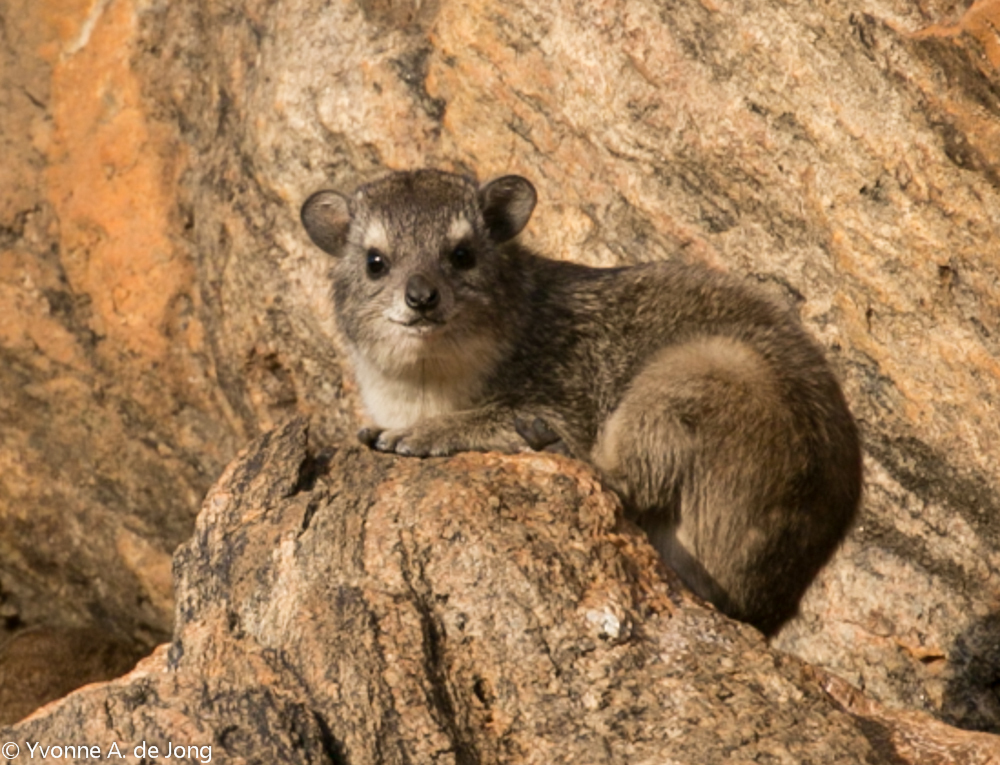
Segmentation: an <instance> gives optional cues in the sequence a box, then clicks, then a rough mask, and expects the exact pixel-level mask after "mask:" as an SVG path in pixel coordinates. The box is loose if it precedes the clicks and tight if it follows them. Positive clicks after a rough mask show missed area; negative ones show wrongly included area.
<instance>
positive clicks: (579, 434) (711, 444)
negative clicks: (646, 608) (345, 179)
mask: <svg viewBox="0 0 1000 765" xmlns="http://www.w3.org/2000/svg"><path fill="white" fill-rule="evenodd" d="M535 199H536V195H535V190H534V188H533V187H532V185H531V184H530V183H529V182H528V181H527V180H525V179H524V178H521V177H518V176H505V177H503V178H499V179H497V180H494V181H492V182H490V183H487V184H486V185H485V186H482V187H480V188H477V186H476V185H475V184H474V183H473V182H472V181H470V180H468V179H466V178H463V177H460V176H456V175H452V174H449V173H444V172H439V171H434V170H419V171H416V172H402V173H396V174H393V175H390V176H388V177H386V178H383V179H381V180H378V181H375V182H374V183H370V184H368V185H365V186H362V187H361V188H359V189H358V190H357V191H356V192H355V193H354V194H353V195H352V196H350V197H344V196H341V195H340V194H337V193H336V192H333V191H321V192H318V193H316V194H314V195H313V196H311V197H310V198H309V199H308V200H307V201H306V203H305V204H304V205H303V207H302V222H303V224H304V226H305V228H306V231H308V233H309V236H310V237H311V238H312V240H313V242H315V243H316V244H317V245H318V246H319V247H321V248H322V249H323V250H325V251H326V252H328V253H330V254H331V255H334V256H335V261H334V266H333V271H332V277H333V284H334V300H335V310H336V316H337V320H338V323H339V326H340V329H341V330H342V332H343V334H344V335H345V337H346V340H347V343H348V347H349V350H350V354H351V357H352V362H353V366H354V371H355V374H356V377H357V380H358V384H359V386H360V390H361V396H362V398H363V400H364V404H365V406H366V408H367V410H368V413H369V415H370V416H371V419H372V422H373V423H374V425H373V427H368V428H365V429H363V430H362V431H361V432H360V433H359V437H360V438H361V439H362V441H363V442H365V443H367V444H368V445H370V446H371V447H373V448H375V449H378V450H380V451H386V452H396V453H398V454H405V455H414V456H421V457H423V456H430V455H446V454H452V453H454V452H458V451H464V450H480V451H486V450H501V451H517V450H520V449H523V448H525V445H526V444H527V445H530V446H531V447H533V448H544V447H546V446H548V445H551V444H553V443H555V442H557V441H558V442H561V444H559V445H560V446H561V447H562V448H564V449H565V450H567V451H568V452H569V453H570V454H572V455H574V456H576V457H579V458H581V459H585V460H588V461H589V462H591V463H592V464H593V465H594V466H595V467H596V468H597V469H598V470H599V471H600V472H601V474H602V475H603V477H604V479H605V480H606V481H607V482H608V484H609V485H611V486H612V487H613V488H614V489H615V490H616V491H617V492H618V493H619V495H620V496H621V497H622V499H623V501H624V503H625V505H626V508H627V509H628V511H629V512H630V513H631V514H632V516H633V517H634V518H635V519H636V520H637V522H638V523H639V525H640V526H642V527H643V528H644V529H645V530H646V532H647V533H648V535H649V537H650V539H651V541H652V542H653V544H654V546H655V547H656V548H657V549H658V550H659V552H660V554H661V555H662V556H663V558H664V560H665V561H666V562H667V563H668V564H669V565H670V566H672V567H673V568H674V569H675V570H676V571H677V573H678V574H679V575H680V576H681V578H682V579H683V580H684V581H685V583H686V584H688V586H690V587H691V589H693V590H694V591H695V592H696V593H698V594H699V595H701V596H702V597H704V598H706V599H707V600H710V601H712V602H713V603H715V604H716V605H717V606H718V607H719V608H720V609H721V610H722V611H724V612H725V613H727V614H729V615H731V616H733V617H736V618H738V619H742V620H745V621H748V622H750V623H752V624H754V625H756V626H757V627H758V628H760V629H761V630H763V631H764V632H766V633H773V632H774V631H775V630H776V629H777V628H778V627H779V626H780V625H781V624H782V623H783V622H785V621H786V620H787V619H788V618H790V617H791V616H793V615H794V614H795V612H796V610H797V607H798V602H799V599H800V598H801V596H802V594H803V592H804V591H805V589H806V587H807V586H808V584H809V583H810V582H811V581H812V579H813V577H814V576H815V575H816V573H817V572H818V571H819V569H820V567H821V566H822V565H823V564H824V563H825V562H826V561H827V560H828V559H829V557H830V555H831V554H832V553H833V551H834V549H835V548H836V547H837V545H838V544H839V542H840V540H841V539H842V537H843V536H844V534H845V533H846V530H847V528H848V526H849V525H850V523H851V520H852V519H853V517H854V515H855V512H856V511H857V507H858V503H859V500H860V496H861V454H860V449H859V444H858V434H857V430H856V428H855V424H854V421H853V419H852V417H851V414H850V412H849V411H848V408H847V404H846V402H845V401H844V396H843V394H842V393H841V391H840V387H839V386H838V384H837V381H836V379H835V378H834V376H833V374H832V372H831V370H830V368H829V367H828V365H827V363H826V361H825V360H824V358H823V354H822V352H821V351H820V349H819V347H818V346H817V345H816V343H814V342H813V341H812V340H811V339H810V338H809V336H808V335H807V334H806V333H805V332H804V331H803V329H802V328H801V327H800V326H799V323H798V322H797V320H796V319H795V318H793V317H792V316H791V315H790V314H789V313H788V311H787V310H785V309H783V308H780V307H778V306H777V305H775V304H773V303H772V302H770V301H769V300H768V299H766V298H764V297H763V296H761V295H759V294H757V292H755V291H754V290H752V289H750V288H748V287H747V286H746V285H745V284H744V283H743V282H741V281H739V280H737V279H735V278H733V277H731V276H727V275H725V274H721V273H716V272H714V271H710V270H708V269H706V268H704V267H697V266H692V265H685V264H682V263H676V262H661V263H650V264H646V265H640V266H635V267H631V268H607V269H597V268H588V267H584V266H581V265H575V264H573V263H565V262H560V261H555V260H549V259H546V258H543V257H539V256H538V255H535V254H534V253H532V252H530V251H528V250H527V249H525V248H524V247H521V246H519V245H517V244H514V243H512V241H511V240H512V239H513V238H514V237H515V236H516V235H517V234H518V233H519V232H520V231H521V229H522V228H524V226H525V224H526V223H527V222H528V218H529V217H530V216H531V213H532V210H533V209H534V206H535Z"/></svg>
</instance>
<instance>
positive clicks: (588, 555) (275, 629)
mask: <svg viewBox="0 0 1000 765" xmlns="http://www.w3.org/2000/svg"><path fill="white" fill-rule="evenodd" d="M618 510H619V505H618V502H617V500H616V499H615V497H614V496H613V495H611V494H610V493H607V492H604V491H602V490H601V487H600V484H599V483H598V481H597V479H596V477H595V476H594V475H593V474H592V473H591V472H590V471H589V470H586V469H584V468H583V467H582V466H581V465H580V464H579V463H573V462H570V461H569V460H566V459H563V458H561V457H555V456H551V455H544V456H543V455H539V456H530V457H522V456H513V457H512V456H499V455H479V454H470V455H461V456H459V457H456V458H452V459H447V460H445V459H433V460H426V461H418V460H406V459H400V458H396V457H388V456H385V455H378V454H375V453H372V452H369V451H367V450H364V449H361V448H360V447H349V448H340V449H337V450H333V451H330V452H327V453H325V454H320V455H318V456H317V455H311V454H310V453H309V452H308V451H307V435H306V431H305V428H304V426H303V424H302V422H301V421H298V422H295V421H293V422H291V423H289V424H288V425H287V426H285V427H284V428H282V429H280V430H278V431H275V432H273V433H271V434H268V435H267V436H265V437H263V438H262V439H260V441H259V442H257V443H255V444H254V446H253V447H251V448H250V449H249V450H248V451H247V452H246V453H245V454H244V455H243V456H242V457H241V458H240V459H238V460H237V461H236V462H234V463H233V465H231V466H230V468H229V469H228V470H227V471H226V473H225V474H224V475H223V477H222V479H221V480H220V482H219V484H218V485H216V487H215V488H214V489H213V490H212V491H211V492H210V493H209V495H208V498H207V499H206V501H205V506H204V510H203V511H202V513H201V515H200V516H199V518H198V523H197V528H196V531H195V535H194V538H193V539H192V540H191V541H190V542H189V543H187V544H186V545H184V546H182V547H181V548H180V550H179V552H178V554H177V556H176V557H175V572H176V580H177V592H176V595H177V625H176V635H175V638H174V641H173V642H172V644H171V645H170V646H169V648H168V647H167V646H164V647H163V648H161V649H159V650H158V651H157V652H156V653H155V654H154V656H153V657H152V658H150V659H148V660H146V661H145V662H144V663H142V664H141V665H140V667H139V668H138V669H137V670H136V671H135V672H134V673H132V674H131V675H129V676H126V677H125V678H122V679H121V680H118V681H113V682H111V683H107V684H103V685H98V686H91V687H90V688H88V689H84V690H81V691H79V692H77V693H75V694H72V695H71V696H69V697H68V698H66V699H65V700H63V701H61V702H57V703H56V704H54V705H52V706H49V707H47V708H46V709H44V710H42V711H41V712H39V713H38V714H36V715H35V716H33V717H32V718H30V719H29V720H27V721H25V722H24V723H22V724H20V725H18V726H16V727H14V728H10V729H3V730H0V740H4V741H8V740H10V741H15V742H18V744H19V745H20V746H22V747H23V748H24V749H25V750H28V747H29V745H31V744H34V743H35V742H39V743H40V744H41V745H43V746H51V745H54V744H59V743H68V742H72V743H74V744H79V743H86V744H89V745H91V746H93V745H97V746H98V747H99V749H100V751H101V752H102V753H106V752H108V751H109V750H110V747H111V746H112V744H117V745H118V747H119V749H120V751H122V752H123V753H126V754H128V755H131V754H132V753H133V752H134V751H135V747H136V746H139V745H142V744H143V743H145V745H146V747H147V748H148V747H151V746H156V747H157V749H158V752H159V756H163V754H165V753H166V752H167V751H168V746H169V747H170V748H171V749H176V748H177V747H178V746H181V747H183V748H184V751H185V754H187V755H189V756H187V757H184V758H180V761H182V762H195V761H202V762H204V761H206V757H205V755H206V754H207V753H208V752H206V750H205V747H211V752H210V755H211V759H212V761H216V762H226V763H273V762H283V763H352V764H353V765H362V764H363V763H379V764H380V765H391V764H392V763H408V762H413V763H416V762H419V763H427V762H438V763H501V762H503V763H521V762H524V763H551V762H565V763H579V762H587V763H630V764H631V763H665V762H698V763H722V762H725V763H732V762H780V763H802V762H812V763H845V764H846V763H851V765H854V764H855V763H859V762H867V763H872V764H875V763H894V764H896V765H899V764H900V763H940V762H945V761H947V762H949V763H969V764H970V765H971V764H972V763H982V764H984V765H985V763H989V762H996V761H997V759H996V755H997V753H998V752H1000V749H998V747H1000V737H997V736H992V735H989V734H983V733H968V732H962V731H958V730H956V729H953V728H948V726H945V725H943V724H941V723H934V724H931V725H928V724H927V723H928V721H927V720H926V716H925V715H919V714H915V713H909V715H910V717H903V716H899V717H897V718H893V717H892V716H891V715H885V714H883V713H882V712H881V711H880V710H879V709H878V707H877V705H875V704H872V703H871V702H870V701H869V700H866V699H864V698H862V697H859V696H858V694H856V693H855V694H854V696H852V695H851V689H850V688H849V687H847V686H846V684H844V683H843V681H838V680H836V679H835V678H826V677H823V676H822V675H817V674H816V673H815V672H814V671H813V670H811V668H810V667H808V666H807V665H805V664H804V663H802V662H801V661H799V660H797V659H794V658H792V657H789V656H787V655H785V654H782V653H780V652H777V651H774V650H773V649H769V648H768V647H767V646H766V644H765V643H764V641H763V640H762V638H761V637H760V635H759V633H757V632H756V631H755V630H753V629H751V628H749V627H746V626H744V625H740V624H738V623H736V622H732V621H729V620H728V619H725V618H724V617H722V616H720V615H719V614H717V613H715V612H713V611H711V610H708V609H706V608H704V607H702V606H700V605H699V604H697V603H695V602H694V600H693V597H692V596H689V595H687V594H686V593H684V592H681V591H680V590H679V588H678V587H677V585H676V580H675V579H673V577H672V576H671V575H669V573H668V572H667V571H666V569H664V568H663V567H662V566H658V565H657V561H656V557H655V556H656V554H655V552H654V551H653V550H652V548H650V547H649V546H648V544H646V543H645V541H644V540H643V539H642V537H641V536H640V535H637V534H635V533H634V532H633V531H632V530H631V529H630V528H626V527H623V526H622V524H621V523H620V522H619V521H618V518H619V516H620V513H619V512H618ZM838 683H839V686H838ZM824 686H826V688H828V689H830V690H825V688H824ZM838 694H840V695H841V696H843V698H844V700H843V701H838V700H837V698H836V697H837V695H838ZM935 725H936V726H937V727H934V726H935ZM191 746H196V747H198V749H197V751H196V752H195V753H192V750H190V749H188V747H191ZM73 754H77V752H74V753H73ZM194 754H196V755H197V756H194ZM942 758H947V760H945V759H942ZM63 759H70V760H71V761H75V762H87V761H89V759H88V757H82V756H76V757H69V758H66V757H63ZM139 759H140V758H139V757H127V758H126V761H129V762H137V761H139ZM152 759H153V758H152V757H151V758H150V759H147V760H143V761H145V762H149V761H152ZM172 759H177V758H172ZM10 762H13V760H10Z"/></svg>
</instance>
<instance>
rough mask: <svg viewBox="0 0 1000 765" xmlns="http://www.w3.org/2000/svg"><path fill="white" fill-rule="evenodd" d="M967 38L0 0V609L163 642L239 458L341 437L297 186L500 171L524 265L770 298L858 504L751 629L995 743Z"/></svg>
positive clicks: (457, 12)
mask: <svg viewBox="0 0 1000 765" xmlns="http://www.w3.org/2000/svg"><path fill="white" fill-rule="evenodd" d="M998 28H1000V2H998V0H977V2H975V3H971V4H970V3H967V2H952V1H951V0H922V1H921V2H918V3H913V2H909V0H896V1H893V0H829V2H824V3H819V4H818V3H796V2H786V1H785V0H742V1H741V0H702V1H701V2H699V1H698V0H677V1H676V2H662V1H661V0H606V1H604V2H581V0H555V1H554V2H545V3H542V2H537V0H504V2H499V0H476V2H471V3H469V2H461V3H459V2H457V1H456V0H432V1H431V2H426V1H425V2H422V3H419V4H417V3H403V2H388V0H356V1H352V2H349V1H347V0H345V1H344V2H336V3H326V2H320V0H267V2H265V1H264V0H243V1H242V2H236V3H228V4H213V3H199V2H194V0H182V1H181V2H169V3H167V2H144V1H143V0H111V1H105V0H93V1H92V2H88V1H87V0H61V1H60V2H59V3H55V2H53V1H52V0H41V1H40V2H27V0H0V35H2V41H3V44H2V45H0V140H2V145H3V154H4V161H3V162H0V174H2V177H0V181H2V182H0V305H2V306H3V310H2V311H0V466H2V469H0V617H2V618H3V619H4V620H5V623H6V624H7V626H8V627H10V628H18V627H20V626H21V625H32V624H37V623H58V624H66V625H70V626H73V625H76V626H85V625H97V626H98V627H99V628H101V629H104V630H107V631H109V632H110V633H113V634H114V635H115V636H116V637H117V639H119V640H121V641H123V643H125V644H127V645H130V646H135V647H140V648H143V647H144V648H146V649H148V648H149V647H150V646H152V645H153V644H154V643H156V642H157V641H158V640H161V639H163V638H164V637H165V636H166V635H167V634H168V633H169V629H170V611H171V593H170V587H169V577H168V576H167V573H168V556H169V554H170V552H171V551H172V550H173V549H174V547H175V546H176V545H177V544H178V543H179V542H181V541H182V540H183V539H184V538H185V537H186V535H187V534H188V533H189V532H190V529H191V528H192V524H193V518H194V514H195V511H196V508H197V505H198V501H199V499H200V497H201V495H202V494H203V492H204V491H205V490H206V489H207V487H208V486H209V483H210V481H211V480H212V478H213V477H214V476H215V475H216V474H217V473H218V471H219V470H220V469H221V466H222V465H223V464H225V462H226V461H227V460H228V459H229V458H230V457H231V456H232V455H233V454H234V453H235V449H236V448H237V446H238V445H239V444H241V443H243V442H244V441H245V439H246V438H248V437H249V436H251V435H254V434H256V433H259V432H261V431H262V430H266V429H267V428H269V427H271V426H272V425H273V424H274V423H277V422H280V421H281V420H282V418H283V417H284V416H285V415H286V414H288V413H290V412H292V411H298V412H302V413H305V414H308V415H310V416H311V417H312V418H313V422H314V431H313V432H314V436H315V438H316V440H317V441H319V442H325V443H339V442H340V440H341V439H342V438H343V437H344V436H345V435H346V434H349V433H350V432H351V431H352V430H353V428H354V421H353V419H352V415H353V407H354V406H355V404H356V398H355V396H354V392H353V389H352V387H351V383H350V380H349V377H343V376H342V375H343V373H344V370H343V369H342V367H341V365H340V361H339V355H338V352H337V350H336V346H335V345H334V344H331V342H330V339H329V337H330V333H331V329H332V328H331V316H332V314H331V310H330V305H329V302H328V293H327V282H326V277H325V270H326V261H325V256H324V255H323V254H322V253H320V252H319V251H318V250H316V249H315V248H313V247H311V246H310V245H309V244H308V242H307V240H306V238H305V236H304V235H303V233H302V231H301V230H300V228H299V225H298V222H297V211H298V207H299V205H300V204H301V202H302V200H303V199H304V198H305V197H306V196H307V195H308V194H309V193H310V192H311V191H314V190H315V189H317V188H320V187H323V186H330V185H332V186H336V187H341V188H347V187H351V186H353V185H354V184H355V183H356V182H358V181H360V180H366V179H369V178H371V177H373V176H375V175H377V174H379V173H381V172H383V171H384V170H385V169H386V168H402V167H412V166H417V165H424V164H434V165H439V166H443V167H445V168H448V169H458V170H461V169H468V170H470V171H476V172H478V173H479V175H480V176H481V177H483V178H485V177H488V176H491V175H494V174H498V173H501V172H508V171H512V172H520V173H523V174H525V175H527V176H528V177H530V178H531V180H532V181H533V182H534V183H535V184H536V186H537V187H538V189H539V192H540V198H541V204H540V206H539V209H538V211H537V213H536V218H535V220H534V221H533V223H532V224H531V225H530V226H529V230H528V232H527V238H528V240H529V241H530V242H532V243H534V244H536V245H537V246H538V247H539V248H540V249H542V250H543V251H545V252H547V253H548V254H550V255H553V256H557V257H565V258H571V259H576V260H580V261H583V262H588V263H594V264H612V263H619V262H633V261H639V260H647V259H653V258H664V257H682V258H686V259H691V260H700V261H705V262H708V263H710V264H712V265H714V266H717V267H720V268H727V269H734V270H738V271H740V272H745V273H748V274H749V275H750V278H753V279H755V280H758V281H760V282H762V283H764V284H765V285H769V286H770V287H771V288H773V289H774V291H775V292H776V293H777V294H779V295H782V296H784V297H785V298H787V299H788V300H789V301H791V302H792V303H793V304H794V305H796V306H797V307H798V309H799V311H800V313H801V315H802V318H803V321H804V322H805V323H806V325H807V326H808V327H809V328H810V329H811V330H812V331H814V332H815V333H816V335H817V336H818V337H819V338H820V339H821V341H822V342H823V343H824V344H825V345H826V347H827V348H828V350H829V354H830V358H831V359H832V361H833V363H834V364H835V365H836V367H837V369H838V371H839V372H840V374H841V376H842V378H843V380H844V384H845V388H846V391H847V394H848V397H849V400H850V402H851V404H852V406H853V408H854V410H855V412H856V413H857V415H858V418H859V420H860V421H861V424H862V427H863V431H864V437H865V446H866V452H867V462H866V464H867V470H868V491H867V498H866V504H865V509H864V513H863V517H862V519H861V521H860V523H859V525H858V528H857V529H856V531H855V533H853V534H852V536H851V538H850V539H849V540H848V542H847V543H846V544H845V546H844V548H843V550H842V552H841V553H840V555H839V556H838V557H837V558H836V559H835V561H834V562H833V564H832V565H831V566H830V567H829V568H828V569H827V571H826V572H825V573H824V575H823V576H822V577H821V579H820V581H818V582H817V584H816V586H815V587H814V588H813V590H812V591H811V593H810V595H809V596H808V598H807V600H806V603H805V606H804V613H803V617H802V618H801V619H800V620H798V621H796V622H794V623H792V624H791V625H789V627H788V628H787V629H786V630H785V631H784V633H783V634H782V635H780V636H779V637H778V639H777V640H776V645H777V646H778V647H780V648H782V649H785V650H788V651H791V652H793V653H795V654H798V655H799V656H801V657H804V658H805V659H807V660H809V661H811V662H814V663H816V664H818V665H821V666H823V667H826V668H828V669H830V670H832V671H834V672H835V673H837V674H839V675H841V676H842V677H844V678H846V679H847V680H849V681H850V682H852V683H854V684H855V685H857V686H858V687H862V688H864V690H865V692H866V693H867V694H869V695H870V696H871V697H872V698H874V699H876V700H878V701H880V702H882V703H884V704H885V705H886V706H887V707H889V708H895V709H920V710H926V711H928V712H930V713H932V714H934V715H936V716H938V717H939V718H940V719H943V720H945V721H948V722H951V723H955V724H957V725H961V726H964V727H968V728H978V729H982V730H991V731H1000V698H998V689H1000V645H998V642H997V639H996V635H997V634H998V630H1000V607H998V603H1000V491H998V486H1000V462H998V460H997V459H996V454H997V452H998V449H1000V417H998V416H997V408H996V407H997V403H996V402H997V401H1000V340H998V337H1000V336H998V329H997V328H998V327H1000V41H998V37H997V33H996V30H997V29H998ZM262 703H263V702H262Z"/></svg>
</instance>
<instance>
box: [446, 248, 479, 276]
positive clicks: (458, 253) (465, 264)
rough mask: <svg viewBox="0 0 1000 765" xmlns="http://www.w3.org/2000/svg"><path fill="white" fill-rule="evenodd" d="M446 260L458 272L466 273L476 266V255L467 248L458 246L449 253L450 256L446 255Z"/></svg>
mask: <svg viewBox="0 0 1000 765" xmlns="http://www.w3.org/2000/svg"><path fill="white" fill-rule="evenodd" d="M448 260H449V261H451V265H452V266H454V267H455V268H457V269H458V270H459V271H467V270H468V269H470V268H472V267H473V266H474V265H476V254H475V253H474V252H473V251H472V250H470V249H469V248H468V247H465V246H459V247H456V248H455V249H454V250H452V251H451V254H450V255H448Z"/></svg>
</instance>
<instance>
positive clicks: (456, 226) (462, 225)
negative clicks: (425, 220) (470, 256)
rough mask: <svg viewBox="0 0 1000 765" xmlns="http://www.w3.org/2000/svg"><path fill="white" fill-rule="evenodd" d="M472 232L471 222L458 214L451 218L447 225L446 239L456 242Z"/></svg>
mask: <svg viewBox="0 0 1000 765" xmlns="http://www.w3.org/2000/svg"><path fill="white" fill-rule="evenodd" d="M471 234H472V224H471V223H469V219H468V218H466V217H465V216H458V217H456V218H452V219H451V224H450V225H449V226H448V241H450V242H455V243H458V242H460V241H462V240H463V239H464V238H465V237H467V236H470V235H471Z"/></svg>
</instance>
